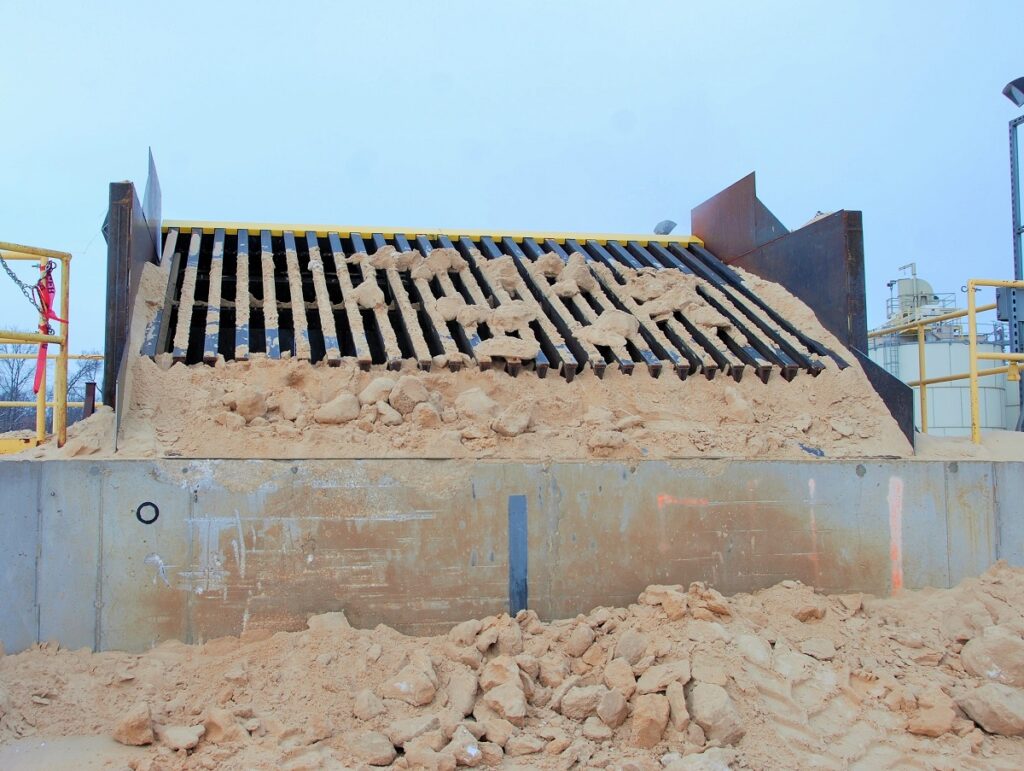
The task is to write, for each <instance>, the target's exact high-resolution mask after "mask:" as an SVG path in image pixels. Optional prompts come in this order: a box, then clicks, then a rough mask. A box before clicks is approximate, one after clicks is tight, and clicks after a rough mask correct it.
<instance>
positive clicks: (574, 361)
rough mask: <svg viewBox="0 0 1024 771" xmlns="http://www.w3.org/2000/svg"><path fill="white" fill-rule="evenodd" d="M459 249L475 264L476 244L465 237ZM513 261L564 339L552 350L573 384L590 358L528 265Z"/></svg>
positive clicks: (554, 345)
mask: <svg viewBox="0 0 1024 771" xmlns="http://www.w3.org/2000/svg"><path fill="white" fill-rule="evenodd" d="M527 242H528V243H527ZM530 244H533V247H537V245H536V243H534V242H533V241H532V239H526V242H524V245H525V246H526V247H527V248H528V249H529V248H531V247H530ZM459 248H460V251H462V253H463V256H464V257H465V258H466V259H467V260H468V261H469V262H470V264H473V258H472V250H473V249H474V248H475V245H474V243H473V242H472V241H471V240H470V239H469V238H467V237H466V236H463V237H462V238H460V239H459ZM538 248H539V247H538ZM480 253H481V254H482V255H483V254H484V250H483V249H480ZM541 253H543V252H541ZM512 260H513V263H514V264H515V266H516V270H517V271H518V273H519V278H520V279H521V280H522V282H523V286H524V287H526V290H527V291H528V292H529V293H530V294H531V295H533V299H534V300H535V301H536V302H537V303H538V304H539V305H540V307H541V311H542V312H543V314H544V316H545V318H547V319H548V320H549V321H550V322H551V325H552V326H553V327H554V329H555V331H556V332H557V333H558V334H559V336H560V337H561V338H562V343H561V344H555V343H553V341H552V343H553V345H552V350H553V351H554V352H556V353H557V354H558V357H559V358H561V360H562V363H561V375H562V377H564V378H565V380H566V382H569V383H571V382H572V380H573V378H575V377H576V373H577V372H578V371H579V369H580V367H582V366H583V365H584V364H586V362H587V361H588V356H587V354H586V352H585V351H584V350H583V348H582V347H581V346H580V344H579V341H578V340H576V338H575V337H573V335H572V332H571V331H570V330H569V325H568V324H567V323H566V321H565V319H564V318H563V317H562V315H561V314H560V313H559V312H558V311H556V310H555V309H554V306H553V305H552V303H551V300H550V299H549V298H548V296H547V295H546V294H545V293H544V291H543V290H542V289H541V288H540V287H539V286H537V283H536V281H535V280H534V277H533V274H532V273H531V272H530V271H529V270H528V269H527V267H526V265H524V264H523V261H521V260H517V259H516V258H515V256H513V257H512ZM492 291H493V290H492Z"/></svg>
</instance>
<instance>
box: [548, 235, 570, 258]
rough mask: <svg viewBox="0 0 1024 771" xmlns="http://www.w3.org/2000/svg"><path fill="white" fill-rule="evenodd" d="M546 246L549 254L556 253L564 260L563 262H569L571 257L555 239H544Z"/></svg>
mask: <svg viewBox="0 0 1024 771" xmlns="http://www.w3.org/2000/svg"><path fill="white" fill-rule="evenodd" d="M544 246H546V247H547V248H548V251H549V252H554V253H555V254H557V255H558V256H559V257H561V258H562V262H566V261H568V259H569V255H568V254H566V251H565V249H563V248H562V245H561V244H560V243H558V242H557V241H556V240H555V239H553V238H545V239H544Z"/></svg>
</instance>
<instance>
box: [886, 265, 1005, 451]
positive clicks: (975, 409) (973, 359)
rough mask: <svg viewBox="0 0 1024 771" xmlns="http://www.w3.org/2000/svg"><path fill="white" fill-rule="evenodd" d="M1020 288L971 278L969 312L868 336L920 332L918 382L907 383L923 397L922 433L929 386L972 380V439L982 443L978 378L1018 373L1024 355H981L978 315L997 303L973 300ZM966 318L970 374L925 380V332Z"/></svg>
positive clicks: (926, 410)
mask: <svg viewBox="0 0 1024 771" xmlns="http://www.w3.org/2000/svg"><path fill="white" fill-rule="evenodd" d="M981 286H986V287H1018V288H1024V281H1001V280H986V279H976V278H972V279H970V280H969V281H968V282H967V310H962V311H952V312H950V313H943V314H942V315H940V316H929V317H927V318H922V319H917V320H915V321H908V322H906V323H904V324H898V325H896V326H892V327H882V328H881V329H876V330H874V331H872V332H869V333H868V338H869V339H874V338H876V337H885V336H887V335H896V334H899V333H901V332H911V331H916V332H917V369H918V379H917V380H913V381H910V382H908V383H907V385H909V386H911V387H917V388H920V394H921V433H928V386H929V385H933V384H936V383H951V382H953V381H955V380H970V381H971V383H970V385H971V440H972V441H973V442H974V443H975V444H977V443H979V442H980V441H981V417H980V414H981V408H980V405H979V394H978V378H980V377H988V376H990V375H999V374H1003V373H1010V372H1016V370H1015V369H1014V367H1015V366H1016V362H1024V354H1020V353H987V352H983V353H979V352H978V321H977V315H978V314H979V313H984V312H986V311H991V310H995V309H996V303H988V304H986V305H976V304H975V299H974V291H975V287H981ZM965 316H966V317H967V332H968V336H967V337H968V340H967V341H968V346H969V357H970V372H963V373H959V374H956V375H944V376H942V377H934V378H928V377H925V372H926V370H925V336H924V332H925V329H926V328H927V327H929V326H931V325H933V324H939V323H941V322H943V321H951V320H953V319H959V318H963V317H965ZM979 360H985V361H1007V362H1013V364H1011V365H1007V366H1004V367H991V368H989V369H985V370H979V369H978V361H979Z"/></svg>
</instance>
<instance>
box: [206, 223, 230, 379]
mask: <svg viewBox="0 0 1024 771" xmlns="http://www.w3.org/2000/svg"><path fill="white" fill-rule="evenodd" d="M224 239H225V234H224V228H217V230H216V231H214V235H213V253H212V255H211V256H210V279H211V284H210V288H209V289H208V290H207V292H208V294H207V295H206V296H207V298H212V297H213V296H214V291H213V290H214V286H213V283H212V279H213V274H214V273H215V272H216V273H219V274H220V282H221V286H219V287H216V289H217V292H216V296H217V298H220V293H221V287H223V286H224ZM214 265H219V267H220V269H219V270H217V271H214V269H213V268H214ZM211 329H212V330H213V331H212V332H211V331H210V330H211ZM203 331H204V334H205V337H204V339H203V361H205V362H206V363H207V364H212V363H213V362H215V361H217V349H218V347H219V344H220V299H218V300H217V303H216V304H214V303H211V302H207V304H206V325H205V327H204V330H203Z"/></svg>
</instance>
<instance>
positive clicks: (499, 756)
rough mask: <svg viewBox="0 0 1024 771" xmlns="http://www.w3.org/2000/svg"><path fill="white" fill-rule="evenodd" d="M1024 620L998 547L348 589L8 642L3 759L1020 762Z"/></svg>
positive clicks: (289, 763)
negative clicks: (161, 627)
mask: <svg viewBox="0 0 1024 771" xmlns="http://www.w3.org/2000/svg"><path fill="white" fill-rule="evenodd" d="M811 606H813V607H820V608H821V609H822V613H821V615H820V616H819V615H817V614H811V615H806V614H803V613H800V612H799V611H800V610H801V609H802V608H806V607H811ZM801 619H803V620H801ZM993 628H995V629H999V630H1000V631H999V632H992V631H991V630H992V629H993ZM1022 632H1024V570H1019V569H1011V568H1009V567H1007V566H1005V565H1003V564H997V565H996V566H994V567H993V568H992V569H991V570H989V571H988V572H987V573H985V574H984V575H983V576H981V577H980V578H977V579H969V580H967V581H965V582H964V583H962V584H961V585H960V586H959V587H957V588H955V589H952V590H942V591H925V592H921V593H914V592H907V593H904V594H903V595H901V596H899V597H897V598H894V599H888V600H881V599H872V598H869V597H864V596H862V595H841V596H831V597H830V596H824V595H820V594H817V593H816V592H814V590H813V589H811V588H810V587H807V586H804V585H802V584H800V583H798V582H793V581H784V582H783V583H782V584H779V585H777V586H774V587H772V588H770V589H766V590H763V591H760V592H757V593H755V594H753V595H742V594H741V595H736V596H734V597H731V598H726V597H724V596H722V595H721V594H719V593H718V592H717V591H715V590H714V589H713V588H711V587H709V586H707V585H705V584H701V583H695V584H691V585H690V586H689V587H684V586H681V585H665V586H652V587H648V589H647V590H646V591H644V592H643V593H641V595H640V597H639V599H638V601H637V603H636V604H633V605H630V606H629V607H627V608H612V607H599V608H595V609H593V610H592V611H590V612H589V613H587V614H586V615H579V616H576V617H574V618H569V619H563V620H557V621H552V622H550V623H544V622H542V621H541V620H540V619H539V618H538V617H537V614H536V613H535V612H533V611H531V610H526V611H521V612H520V613H518V614H517V615H516V616H515V617H514V618H511V617H509V616H508V615H504V614H498V615H493V616H488V617H487V618H482V619H471V620H468V621H464V622H462V623H459V624H456V625H455V626H453V627H451V628H450V629H449V630H448V631H447V632H446V633H443V634H441V635H439V636H437V637H422V638H415V637H405V636H403V635H400V634H398V633H397V632H395V631H393V630H391V629H388V628H387V627H383V626H378V627H376V628H375V629H372V630H369V629H367V630H361V629H355V628H352V627H351V626H349V624H348V623H347V621H346V620H345V617H344V614H342V613H339V612H335V613H330V614H324V615H321V616H313V617H312V618H310V620H309V622H308V628H307V629H305V630H300V631H295V632H290V633H278V634H275V635H273V636H270V635H269V634H266V633H261V632H258V631H250V632H247V633H246V634H243V636H242V637H241V638H221V639H218V640H211V641H209V642H207V643H205V644H203V645H198V646H195V647H189V646H185V645H182V644H180V643H176V642H165V643H163V644H161V645H158V646H157V647H156V648H154V649H153V650H151V651H150V652H148V653H144V654H141V655H135V654H124V653H104V654H99V655H94V654H91V653H89V652H88V651H86V650H80V651H68V650H63V649H61V648H59V647H58V646H57V645H56V643H47V644H44V645H39V646H35V647H34V648H32V649H30V650H28V651H26V652H24V653H21V654H17V655H8V656H5V657H3V658H0V686H2V689H0V696H2V697H3V699H2V702H0V706H2V709H0V761H2V759H3V758H4V754H3V753H4V752H5V746H6V745H10V746H12V748H13V747H15V746H19V745H17V744H16V742H18V740H19V739H23V738H24V739H26V740H27V739H30V738H31V739H33V740H34V739H41V740H53V739H54V738H56V737H61V736H75V735H92V734H99V735H106V736H112V737H114V738H115V739H116V740H117V741H118V742H121V743H122V744H126V745H130V746H132V747H137V748H138V749H137V752H138V753H139V754H138V756H137V763H136V765H135V766H133V767H134V768H137V769H155V768H175V769H176V768H183V769H184V768H210V767H214V766H216V767H218V768H225V769H234V768H239V769H241V768H277V767H285V768H335V767H343V766H345V767H350V766H351V765H352V764H367V765H370V766H391V767H394V768H409V769H412V768H456V767H488V766H499V765H502V764H507V765H509V766H510V767H512V766H513V765H514V763H515V762H520V764H522V761H524V760H527V761H528V763H527V764H526V766H527V767H531V768H552V769H554V768H570V767H573V766H580V767H587V768H615V769H624V768H636V769H649V770H650V771H655V770H656V769H660V768H662V767H666V768H673V769H701V768H704V769H707V768H717V769H723V768H724V769H728V768H767V769H789V768H805V767H811V766H814V767H825V768H841V767H863V768H888V767H901V766H905V765H908V764H910V765H915V764H916V765H918V766H920V767H930V768H961V767H971V768H975V767H977V768H982V767H984V768H996V769H1000V768H1006V769H1009V768H1019V767H1020V766H1021V764H1022V763H1024V689H1021V688H1019V687H1016V686H1013V685H1008V684H1005V683H1002V682H999V681H998V678H997V677H994V676H993V673H992V672H991V671H986V672H983V673H982V674H980V675H975V674H972V673H971V672H970V671H967V670H966V669H965V666H964V660H965V651H966V650H967V647H968V646H970V645H971V644H972V643H973V642H974V641H976V640H980V641H984V640H987V639H989V638H990V637H992V636H993V635H995V636H996V637H1001V636H1003V635H1006V636H1015V639H1017V640H1019V639H1020V638H1021V634H1022ZM965 638H966V639H965ZM811 641H827V643H828V645H829V646H830V655H829V656H824V657H819V656H815V655H808V654H807V653H804V652H803V651H804V650H808V649H810V650H812V651H814V650H819V649H820V646H821V644H820V643H819V642H815V643H813V644H811V645H808V643H809V642H811ZM1010 663H1013V664H1016V665H1019V664H1020V661H1019V660H1018V659H1013V661H1012V662H1010ZM36 744H39V742H36ZM41 762H42V761H41ZM42 764H43V765H45V763H44V762H42ZM520 767H521V766H520Z"/></svg>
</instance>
